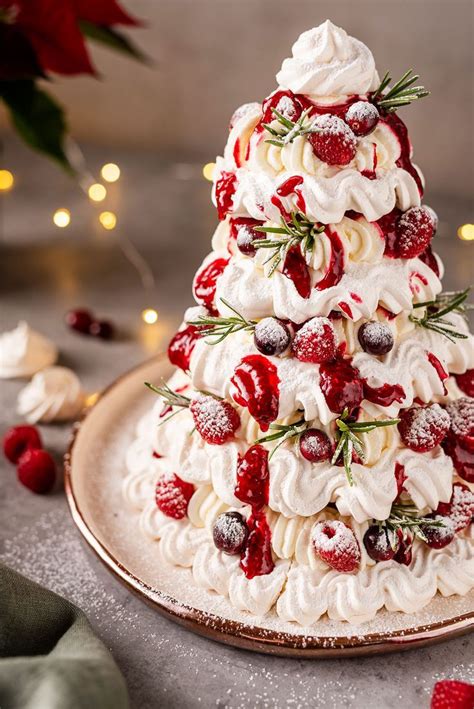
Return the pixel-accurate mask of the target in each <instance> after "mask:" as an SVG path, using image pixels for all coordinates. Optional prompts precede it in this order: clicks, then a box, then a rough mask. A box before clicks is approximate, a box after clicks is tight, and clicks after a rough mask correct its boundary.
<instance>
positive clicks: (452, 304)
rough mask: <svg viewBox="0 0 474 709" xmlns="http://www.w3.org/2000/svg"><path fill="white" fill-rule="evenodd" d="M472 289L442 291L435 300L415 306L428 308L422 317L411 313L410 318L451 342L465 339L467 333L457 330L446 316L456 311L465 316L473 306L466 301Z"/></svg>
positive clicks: (419, 325) (416, 323) (415, 306)
mask: <svg viewBox="0 0 474 709" xmlns="http://www.w3.org/2000/svg"><path fill="white" fill-rule="evenodd" d="M470 290H471V289H470V287H469V288H466V289H465V290H463V291H455V292H449V293H440V295H438V296H437V297H436V298H435V300H429V301H425V302H424V303H416V304H415V305H414V306H413V307H414V308H426V311H425V314H424V315H423V317H421V318H417V317H416V316H415V315H410V316H409V319H410V321H411V322H412V323H414V324H415V325H417V326H418V327H424V328H426V329H427V330H433V332H437V333H438V334H440V335H444V337H447V338H448V340H451V342H455V341H456V339H458V340H465V339H467V335H465V334H464V333H462V332H458V331H457V330H455V329H454V325H453V323H452V322H450V321H449V320H445V317H444V316H445V315H448V314H449V313H454V312H456V313H460V314H461V315H463V317H465V314H466V311H467V310H470V309H471V308H472V306H471V305H470V304H469V303H466V302H465V301H466V299H467V298H468V296H469V292H470Z"/></svg>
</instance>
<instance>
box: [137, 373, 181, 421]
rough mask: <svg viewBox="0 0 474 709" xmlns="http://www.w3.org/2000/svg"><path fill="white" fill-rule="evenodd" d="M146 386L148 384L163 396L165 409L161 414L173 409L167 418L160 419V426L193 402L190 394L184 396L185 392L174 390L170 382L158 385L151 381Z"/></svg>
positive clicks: (146, 384)
mask: <svg viewBox="0 0 474 709" xmlns="http://www.w3.org/2000/svg"><path fill="white" fill-rule="evenodd" d="M145 386H147V387H148V388H149V389H151V391H153V392H154V393H155V394H158V395H159V396H161V398H162V399H163V401H164V409H163V412H162V413H161V416H165V415H166V414H167V413H169V412H170V411H172V413H171V414H170V415H169V416H166V418H164V419H163V421H160V423H159V424H158V426H162V425H163V424H164V423H165V422H166V421H169V420H170V419H171V418H173V416H176V414H179V413H180V412H181V411H183V409H188V408H189V406H190V404H191V399H190V398H189V397H188V396H184V394H180V393H179V392H177V391H173V389H171V388H170V387H169V386H168V384H165V383H164V384H163V386H161V387H157V386H155V385H154V384H150V382H145ZM175 407H177V408H178V410H177V411H173V409H174V408H175Z"/></svg>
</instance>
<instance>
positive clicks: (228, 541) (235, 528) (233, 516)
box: [212, 511, 249, 554]
mask: <svg viewBox="0 0 474 709" xmlns="http://www.w3.org/2000/svg"><path fill="white" fill-rule="evenodd" d="M248 536H249V530H248V527H247V522H246V521H245V519H244V518H243V517H242V515H241V514H240V512H234V511H231V512H223V513H222V514H221V515H219V516H218V517H217V519H216V520H215V522H214V524H213V526H212V538H213V540H214V544H215V546H216V547H217V548H218V549H220V551H223V552H225V553H226V554H241V553H242V552H243V550H244V549H245V544H246V543H247V539H248Z"/></svg>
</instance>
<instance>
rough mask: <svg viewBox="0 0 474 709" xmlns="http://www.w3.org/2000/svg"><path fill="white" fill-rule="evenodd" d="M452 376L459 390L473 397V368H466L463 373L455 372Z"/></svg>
mask: <svg viewBox="0 0 474 709" xmlns="http://www.w3.org/2000/svg"><path fill="white" fill-rule="evenodd" d="M454 378H455V379H456V384H457V385H458V387H459V388H460V389H461V391H462V392H464V394H467V395H468V396H470V397H472V398H474V369H467V370H466V371H465V372H464V374H455V375H454Z"/></svg>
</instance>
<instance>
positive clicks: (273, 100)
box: [262, 89, 303, 123]
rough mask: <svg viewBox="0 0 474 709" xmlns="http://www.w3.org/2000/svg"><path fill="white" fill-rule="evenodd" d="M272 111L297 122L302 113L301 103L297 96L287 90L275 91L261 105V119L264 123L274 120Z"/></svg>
mask: <svg viewBox="0 0 474 709" xmlns="http://www.w3.org/2000/svg"><path fill="white" fill-rule="evenodd" d="M273 109H275V110H276V111H278V113H281V115H282V116H284V117H285V118H288V120H290V121H293V122H295V121H297V120H298V118H299V117H300V116H301V114H302V113H303V102H302V99H301V98H300V97H299V96H295V94H294V93H293V92H292V91H290V90H289V89H288V90H286V91H285V90H283V91H275V93H273V94H272V95H271V96H269V97H268V98H266V99H265V100H264V102H263V104H262V119H263V122H264V123H271V122H272V121H274V120H275V114H274V113H273Z"/></svg>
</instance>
